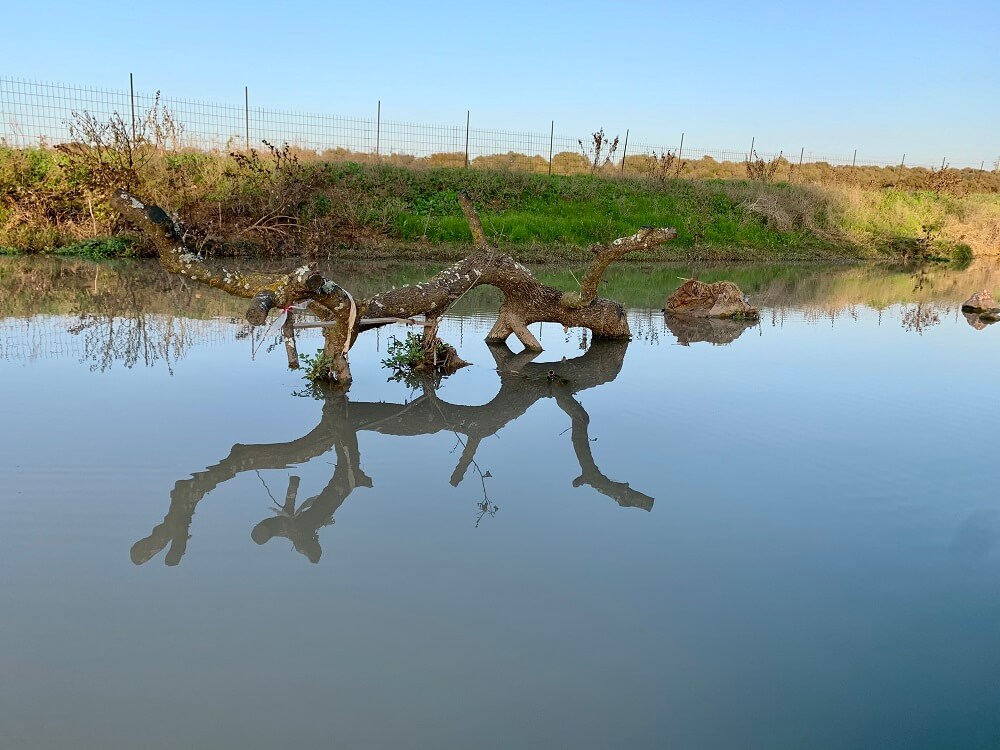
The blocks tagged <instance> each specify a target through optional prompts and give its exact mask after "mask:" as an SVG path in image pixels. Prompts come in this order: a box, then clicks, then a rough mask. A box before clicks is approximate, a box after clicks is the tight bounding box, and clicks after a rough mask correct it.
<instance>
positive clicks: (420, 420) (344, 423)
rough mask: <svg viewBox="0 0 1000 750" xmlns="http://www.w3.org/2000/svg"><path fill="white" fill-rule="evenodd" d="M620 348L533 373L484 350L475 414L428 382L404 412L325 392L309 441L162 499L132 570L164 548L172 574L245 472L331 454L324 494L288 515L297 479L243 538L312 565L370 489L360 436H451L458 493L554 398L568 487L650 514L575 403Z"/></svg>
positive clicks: (234, 460) (614, 369)
mask: <svg viewBox="0 0 1000 750" xmlns="http://www.w3.org/2000/svg"><path fill="white" fill-rule="evenodd" d="M627 348H628V344H627V343H625V342H620V341H613V342H612V341H597V342H594V343H593V344H592V345H591V346H590V348H589V349H588V350H587V351H586V353H584V354H583V355H581V356H579V357H575V358H574V359H569V360H563V361H562V362H554V363H553V362H548V363H542V364H538V363H534V362H532V360H533V359H534V358H535V357H537V356H538V353H537V352H527V351H525V352H521V353H519V354H514V353H513V352H512V351H511V350H510V349H509V348H508V347H507V346H506V345H499V346H492V347H490V351H491V353H492V355H493V357H494V359H495V360H496V366H497V372H498V374H499V376H500V391H499V392H498V393H497V395H496V396H495V397H494V398H493V400H492V401H490V402H489V403H487V404H483V405H482V406H463V405H459V404H450V403H448V402H446V401H442V400H441V399H439V398H438V396H437V392H436V389H435V387H434V384H433V383H432V382H430V381H428V382H426V383H425V384H424V386H423V388H424V392H423V394H422V395H421V396H420V397H419V398H416V399H414V400H413V401H410V402H409V403H405V404H392V403H384V402H352V401H351V400H350V399H348V397H347V395H346V394H345V393H343V392H342V391H339V390H336V389H330V390H327V391H324V392H323V393H322V398H323V414H322V417H321V419H320V422H319V424H318V425H317V426H316V427H315V428H314V429H313V430H312V431H311V432H309V433H308V434H307V435H304V436H302V437H301V438H299V439H297V440H293V441H291V442H287V443H273V444H266V445H240V444H237V445H234V446H233V449H232V451H231V452H230V454H229V456H227V457H226V458H224V459H223V460H222V461H220V462H219V463H217V464H215V465H214V466H209V467H208V468H207V469H205V471H201V472H198V473H196V474H194V475H193V476H192V477H191V478H190V479H182V480H180V481H178V482H177V483H176V484H175V485H174V489H173V491H172V492H171V493H170V508H169V510H168V511H167V515H166V516H165V517H164V519H163V522H162V523H161V524H159V525H157V526H156V527H155V528H154V529H153V531H152V532H151V533H150V535H149V536H148V537H146V538H145V539H141V540H140V541H138V542H136V543H135V544H134V545H133V546H132V561H133V562H134V563H136V564H137V565H139V564H142V563H144V562H146V561H148V560H149V559H150V558H152V557H153V556H155V555H156V554H157V553H159V552H160V551H161V550H162V549H163V548H164V547H166V546H167V545H170V549H169V550H168V551H167V554H166V559H165V562H166V564H167V565H176V564H177V563H179V562H180V560H181V557H183V556H184V552H185V549H186V548H187V542H188V538H189V529H190V526H191V521H192V519H193V517H194V511H195V507H196V506H197V505H198V503H199V502H200V501H201V500H202V498H204V497H205V495H207V494H208V493H209V492H211V491H212V490H213V489H215V488H216V487H217V486H218V485H220V484H222V483H223V482H226V481H228V480H230V479H232V478H233V477H235V476H236V475H238V474H242V473H244V472H247V471H261V470H266V469H283V468H287V467H289V466H291V465H295V464H301V463H305V462H307V461H309V460H311V459H314V458H316V457H318V456H323V455H325V454H327V453H328V452H329V451H330V450H331V449H332V450H333V451H334V452H335V454H336V468H335V470H334V472H333V476H332V478H331V479H330V482H329V483H328V484H327V486H326V487H325V488H324V489H323V490H322V491H321V492H320V493H319V494H318V495H316V496H315V497H311V498H309V499H308V500H306V501H305V502H303V503H301V504H300V505H298V506H297V507H296V502H297V492H298V484H299V482H298V478H297V477H294V476H293V477H290V479H289V484H288V488H287V491H286V493H285V502H284V503H283V504H279V503H278V502H277V501H275V505H276V506H277V513H276V515H274V516H273V517H270V518H267V519H265V520H263V521H261V522H260V523H258V524H257V525H256V526H255V527H254V529H253V531H252V532H251V538H252V539H253V540H254V541H255V542H257V543H258V544H263V543H265V542H267V541H269V540H270V539H273V538H275V537H282V538H285V539H288V540H289V541H291V542H292V545H293V546H294V547H295V549H296V550H298V551H299V552H300V553H302V554H303V555H305V556H306V557H307V558H308V559H309V560H310V561H311V562H317V561H318V560H319V559H320V556H321V554H322V548H321V547H320V542H319V529H321V528H322V527H324V526H328V525H329V524H331V523H333V514H334V513H335V512H336V511H337V509H338V508H339V507H340V506H341V505H342V504H343V502H344V501H345V500H346V499H347V497H348V496H349V495H350V494H351V493H352V492H353V491H354V490H355V488H357V487H371V486H372V479H371V478H370V477H369V476H367V475H366V474H365V473H364V472H363V471H362V470H361V459H360V454H359V451H358V432H359V431H362V430H367V431H371V432H377V433H380V434H383V435H400V436H407V435H431V434H435V433H438V432H454V433H455V434H456V436H458V439H459V444H460V445H461V446H462V453H461V456H460V458H459V459H458V464H457V465H456V466H455V470H454V471H453V472H452V475H451V480H450V481H451V484H452V486H455V487H457V486H458V485H459V484H460V483H461V482H462V480H463V479H464V478H465V476H466V474H467V472H468V470H469V467H470V466H475V456H476V452H477V450H478V448H479V445H480V443H481V442H482V441H483V440H484V439H485V438H488V437H490V436H492V435H495V434H496V433H497V432H499V431H500V430H501V429H502V428H503V427H505V426H506V425H508V424H510V423H511V422H513V421H514V420H516V419H518V418H519V417H521V416H522V415H523V414H524V413H525V412H527V411H528V409H530V408H531V407H532V406H533V405H534V404H535V403H536V402H537V401H539V400H541V399H543V398H553V399H555V402H556V403H557V404H558V405H559V407H560V408H561V409H562V410H563V411H564V412H565V413H566V414H567V416H569V418H570V423H571V428H570V432H571V438H570V439H571V442H572V445H573V450H574V452H575V453H576V458H577V461H578V462H579V464H580V476H578V477H577V478H576V479H574V480H573V486H574V487H580V486H583V485H588V486H590V487H592V488H593V489H595V490H597V491H598V492H600V493H601V494H603V495H607V496H608V497H610V498H611V499H613V500H614V501H615V502H616V503H618V504H619V505H621V506H622V507H633V508H642V509H643V510H647V511H648V510H651V509H652V507H653V498H651V497H649V496H648V495H645V494H643V493H642V492H639V491H638V490H634V489H632V488H631V487H629V485H628V483H627V482H616V481H614V480H612V479H609V478H608V477H607V476H605V474H604V473H603V472H602V471H601V470H600V469H599V468H598V466H597V463H596V462H595V460H594V456H593V453H592V451H591V439H590V432H589V424H590V417H589V415H588V414H587V412H586V410H585V409H584V408H583V405H582V404H580V402H579V401H577V400H576V398H574V396H575V394H576V393H578V392H579V391H583V390H586V389H588V388H594V387H597V386H599V385H603V384H605V383H609V382H611V381H612V380H614V379H615V378H616V377H617V376H618V373H619V372H620V371H621V368H622V363H623V361H624V358H625V351H626V349H627ZM476 471H477V472H478V473H479V477H480V479H481V480H482V482H483V489H484V495H483V500H482V501H481V502H479V503H478V506H479V510H480V511H481V512H480V514H479V519H477V522H478V520H480V519H482V517H483V516H484V515H486V514H492V513H495V512H496V510H497V507H496V505H495V504H494V503H492V502H491V501H490V500H489V498H488V497H487V496H486V492H485V480H486V478H487V477H488V472H487V473H483V472H482V471H480V470H479V468H478V466H476Z"/></svg>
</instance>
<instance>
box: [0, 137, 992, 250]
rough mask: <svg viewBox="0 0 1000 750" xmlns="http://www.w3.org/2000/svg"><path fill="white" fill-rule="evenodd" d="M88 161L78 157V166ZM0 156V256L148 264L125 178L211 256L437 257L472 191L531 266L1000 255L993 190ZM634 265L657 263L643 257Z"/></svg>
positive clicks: (151, 156)
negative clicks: (115, 206) (648, 241)
mask: <svg viewBox="0 0 1000 750" xmlns="http://www.w3.org/2000/svg"><path fill="white" fill-rule="evenodd" d="M81 154H83V155H82V156H81ZM138 156H140V157H143V158H137V157H136V155H134V154H133V156H132V158H131V161H128V162H124V166H123V162H122V161H121V159H119V160H118V161H114V160H108V159H107V158H105V160H104V161H101V160H97V159H95V158H94V155H93V153H92V152H91V151H87V152H81V151H77V152H76V153H73V152H69V153H67V152H64V151H58V150H55V149H25V150H15V149H9V148H0V197H2V201H3V203H2V206H0V254H4V253H6V254H13V253H18V252H49V253H59V254H74V255H84V256H88V257H93V258H99V257H110V256H121V255H129V254H137V255H141V254H143V253H145V252H147V250H148V248H146V247H145V246H144V244H143V242H142V239H141V238H138V237H135V236H134V235H132V234H131V233H130V230H129V228H128V227H125V226H123V225H121V223H120V222H119V221H118V220H117V218H116V217H115V216H114V215H112V213H111V212H110V210H109V209H108V207H107V206H106V205H105V203H104V202H103V200H102V196H103V195H104V194H105V193H106V189H107V185H108V184H116V183H117V184H130V185H131V186H132V187H133V189H134V190H135V191H136V192H138V193H140V194H142V195H144V196H148V197H149V198H150V199H152V200H154V201H157V202H159V203H160V204H161V205H163V206H165V207H167V208H168V209H170V210H172V211H176V212H177V213H178V214H179V215H180V216H181V218H182V219H183V220H184V221H185V223H186V224H187V225H189V226H190V227H191V229H192V232H191V236H190V237H189V242H190V244H192V245H195V246H197V247H199V248H201V249H203V250H206V251H208V252H212V253H216V254H226V255H240V254H266V255H271V256H283V255H288V254H296V253H305V254H309V255H317V256H327V255H333V256H336V257H341V258H356V259H374V258H397V259H398V258H402V259H439V260H448V259H452V258H457V257H460V256H462V255H464V254H465V253H466V252H467V251H468V248H469V242H470V240H471V237H470V234H469V230H468V227H467V226H466V224H465V221H464V218H463V216H462V214H461V211H460V209H459V207H458V204H457V202H456V200H455V194H456V193H457V192H458V191H460V190H467V191H469V192H470V193H471V194H472V196H473V198H474V200H475V201H476V203H477V205H479V206H480V207H481V211H482V216H483V221H484V225H485V227H486V230H487V232H488V233H490V234H492V235H493V236H494V237H495V239H496V240H497V242H498V243H499V244H500V245H501V246H503V247H505V248H508V249H510V250H511V251H512V252H514V253H515V254H516V255H518V256H519V257H521V258H523V259H525V260H530V261H554V260H579V259H581V258H584V257H586V255H587V251H586V247H587V246H588V245H590V244H592V243H594V242H606V241H608V240H611V239H614V238H615V237H619V236H623V235H627V234H631V233H632V232H634V231H635V230H636V229H637V228H639V227H641V226H647V225H648V226H674V227H676V228H677V230H678V237H677V240H676V241H675V242H673V243H671V245H670V246H669V247H668V248H667V249H666V250H664V251H661V253H660V254H659V255H658V257H661V258H673V259H717V260H735V259H740V260H807V259H864V258H896V257H901V256H904V255H913V254H920V253H930V254H934V255H939V256H943V257H952V256H955V255H956V254H957V255H965V254H967V253H968V252H969V251H970V250H971V251H972V252H974V253H975V254H979V255H983V254H995V253H997V252H1000V195H997V194H995V193H993V194H989V193H971V194H965V195H952V194H949V193H946V192H943V191H941V192H939V191H933V190H923V191H914V190H908V189H902V188H898V187H890V188H865V187H858V186H850V185H821V184H798V183H796V184H791V183H768V182H760V181H751V180H735V179H731V180H715V179H685V178H673V179H655V178H651V177H642V176H631V177H629V176H626V177H621V176H618V177H612V176H600V175H589V174H581V175H566V176H549V175H544V174H528V173H519V172H509V171H490V170H484V169H462V168H451V167H448V168H417V169H414V168H408V167H402V166H396V165H391V164H377V163H365V164H362V163H354V162H321V161H310V162H306V161H304V160H301V159H300V158H299V157H298V156H297V155H296V154H295V153H294V152H292V151H290V150H288V149H284V150H282V149H275V150H273V151H272V152H270V153H264V154H252V155H251V156H249V157H247V156H235V157H234V156H221V155H212V154H205V153H169V152H160V151H155V150H154V151H151V152H149V153H145V154H141V153H140V154H139V155H138ZM634 260H640V261H641V260H648V258H643V257H641V256H640V257H637V258H634Z"/></svg>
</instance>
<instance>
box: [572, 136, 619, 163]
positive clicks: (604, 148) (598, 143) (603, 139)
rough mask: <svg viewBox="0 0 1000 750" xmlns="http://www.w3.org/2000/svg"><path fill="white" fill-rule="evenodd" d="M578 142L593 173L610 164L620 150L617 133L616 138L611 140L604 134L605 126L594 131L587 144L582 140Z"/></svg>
mask: <svg viewBox="0 0 1000 750" xmlns="http://www.w3.org/2000/svg"><path fill="white" fill-rule="evenodd" d="M577 143H579V144H580V153H581V154H583V157H584V158H585V159H586V160H587V162H588V163H589V166H590V173H591V174H594V173H595V172H596V171H597V170H598V169H603V168H604V167H606V166H608V165H610V164H611V163H612V162H613V161H614V158H615V154H616V153H617V152H618V136H617V135H616V136H615V138H614V140H609V139H608V137H607V136H606V135H604V128H601V129H600V130H598V131H597V132H596V133H593V134H592V135H591V136H590V143H588V144H587V145H586V146H585V145H584V144H583V141H582V140H579V141H577Z"/></svg>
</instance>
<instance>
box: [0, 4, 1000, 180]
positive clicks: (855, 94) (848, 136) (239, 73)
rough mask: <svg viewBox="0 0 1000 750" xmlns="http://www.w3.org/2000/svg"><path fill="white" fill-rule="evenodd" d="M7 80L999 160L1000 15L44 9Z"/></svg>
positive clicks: (17, 29)
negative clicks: (246, 91)
mask: <svg viewBox="0 0 1000 750" xmlns="http://www.w3.org/2000/svg"><path fill="white" fill-rule="evenodd" d="M5 6H6V7H5V9H4V14H3V15H4V31H3V44H2V47H0V76H5V77H16V78H27V79H33V80H46V81H58V82H66V83H73V84H81V85H96V86H103V87H109V88H119V89H121V88H127V87H128V74H129V72H132V73H134V74H135V77H136V85H137V88H140V89H141V90H144V91H152V90H156V89H160V90H162V91H163V92H164V93H165V94H167V95H170V96H175V97H184V98H193V99H204V100H210V101H227V102H237V101H241V100H242V94H243V86H244V85H248V86H249V87H250V94H251V98H252V101H253V103H254V104H256V105H259V106H266V107H272V108H276V109H292V110H299V111H315V112H323V113H331V114H344V115H363V116H373V114H374V110H375V106H376V101H377V100H379V99H381V100H382V108H383V116H384V117H386V118H391V119H395V120H411V121H420V122H431V123H449V124H451V123H455V124H457V123H464V120H465V111H466V110H467V109H469V110H471V111H472V120H473V123H474V124H475V125H478V126H480V127H490V128H503V129H517V130H530V131H536V132H547V131H548V127H549V121H550V120H555V122H556V131H557V133H563V134H566V135H573V136H575V135H577V134H581V133H587V132H589V131H591V130H594V129H596V128H598V127H602V126H603V127H604V128H605V129H606V130H607V131H608V132H609V133H622V134H624V131H625V129H626V128H629V129H630V130H631V136H630V137H631V138H632V139H633V141H642V142H648V143H667V144H672V143H676V142H677V140H678V138H679V136H680V133H681V132H684V133H686V136H685V142H686V143H688V144H691V145H693V146H700V147H710V148H739V149H745V148H746V146H747V145H748V142H749V141H750V138H751V137H755V138H756V142H757V144H758V148H760V149H761V150H766V151H772V150H773V151H777V150H779V149H784V150H785V151H786V152H788V151H793V152H797V151H798V149H799V147H801V146H804V147H805V148H806V150H807V152H809V151H812V152H814V153H817V154H829V155H837V154H846V155H848V156H849V155H850V154H851V153H852V151H853V150H854V149H855V148H857V149H858V159H859V160H864V159H880V158H886V159H896V158H899V157H900V156H902V154H903V153H906V154H907V162H908V163H912V162H915V161H928V162H931V161H934V162H940V160H941V158H942V157H947V158H948V159H949V161H950V162H951V163H954V164H962V163H964V164H974V165H976V166H978V164H979V162H980V161H981V160H984V159H985V160H986V161H987V164H989V163H990V162H992V161H993V160H995V159H997V158H998V156H1000V3H998V2H996V1H995V0H994V1H993V2H987V1H986V0H975V1H969V2H961V1H960V2H953V3H949V4H934V3H929V2H920V1H919V0H917V1H916V2H909V3H901V2H882V3H877V2H853V1H851V0H848V1H846V2H836V3H810V4H805V3H797V4H793V3H778V2H774V1H773V0H760V1H759V2H746V1H744V2H730V1H729V0H717V2H714V3H711V4H704V3H694V2H690V1H689V2H685V3H672V2H644V3H626V4H621V5H614V4H611V3H592V2H589V1H586V2H577V3H560V2H549V3H545V2H536V3H523V2H519V1H508V2H503V3H484V2H476V1H475V0H472V1H471V2H463V3H458V2H442V3H425V4H419V3H394V2H385V1H383V2H378V3H365V2H361V3H358V2H352V3H337V2H332V3H322V4H321V3H303V2H299V3H296V2H288V3H281V4H279V3H261V2H256V0H247V2H243V3H242V4H240V6H239V7H221V4H217V3H209V2H201V3H193V2H188V0H174V1H173V2H170V3H121V4H119V3H115V4H110V3H79V2H42V3H38V2H36V3H26V2H20V0H15V1H14V2H13V3H10V2H8V3H6V4H5Z"/></svg>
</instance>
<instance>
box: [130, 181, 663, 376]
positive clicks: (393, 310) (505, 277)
mask: <svg viewBox="0 0 1000 750" xmlns="http://www.w3.org/2000/svg"><path fill="white" fill-rule="evenodd" d="M459 202H460V204H461V206H462V210H463V212H464V213H465V216H466V219H467V221H468V224H469V229H470V231H471V232H472V237H473V243H474V245H475V250H474V252H473V253H471V254H470V255H469V256H468V257H466V258H464V259H462V260H461V261H459V262H458V263H455V264H454V265H452V266H451V267H449V268H447V269H445V270H444V271H442V272H441V273H439V274H437V275H436V276H434V277H433V278H431V279H428V280H427V281H425V282H421V283H418V284H411V285H408V286H404V287H400V288H398V289H393V290H390V291H386V292H383V293H381V294H378V295H376V296H374V297H373V298H371V299H369V300H363V301H355V300H354V298H353V297H352V296H351V295H350V293H349V292H348V291H347V290H345V289H343V288H342V287H340V286H339V285H338V284H336V283H335V282H333V281H332V280H329V279H326V278H324V277H323V275H322V274H320V273H319V272H318V271H317V269H316V267H315V266H314V265H305V266H301V267H300V268H297V269H295V270H293V271H291V272H290V273H288V274H280V275H268V274H255V273H250V274H247V273H241V272H238V271H227V270H225V269H221V270H218V271H216V270H213V269H211V268H209V267H208V266H206V265H205V264H204V263H203V262H202V259H201V257H200V256H199V255H198V254H197V253H195V252H192V251H191V250H190V249H189V248H187V247H185V246H184V244H183V242H182V241H181V237H182V232H181V228H180V226H179V225H178V224H177V222H176V221H175V220H174V219H172V218H171V217H170V216H168V215H167V214H166V213H165V212H164V211H163V210H162V209H160V208H159V207H157V206H152V205H147V204H145V203H144V202H143V201H141V200H140V199H138V198H137V197H136V196H134V195H132V194H130V193H128V192H127V191H125V190H117V191H115V192H114V193H113V194H112V196H111V203H112V205H113V206H114V208H115V209H117V211H118V212H119V213H120V214H121V215H122V216H123V217H125V218H126V219H128V220H129V221H131V222H132V223H134V224H136V225H137V226H139V227H140V228H141V229H143V231H145V232H146V234H147V235H149V237H150V238H151V239H152V241H153V242H154V244H155V246H156V248H157V250H158V252H159V256H160V262H161V264H162V265H163V267H164V268H165V269H166V270H168V271H170V272H172V273H178V274H180V275H182V276H185V277H187V278H189V279H191V280H193V281H197V282H200V283H203V284H207V285H208V286H212V287H215V288H216V289H221V290H222V291H225V292H228V293H229V294H233V295H235V296H238V297H245V298H247V299H250V300H251V304H250V306H249V308H248V309H247V320H248V321H249V322H250V323H251V324H253V325H260V324H261V323H263V322H264V321H265V320H266V318H267V315H268V313H269V312H270V311H271V310H273V309H275V308H286V309H287V308H288V307H290V306H291V305H293V304H296V303H303V302H304V303H306V306H307V307H308V308H309V310H310V311H312V312H313V313H314V314H315V315H316V316H317V317H319V318H320V319H321V320H322V321H324V326H323V333H324V337H325V345H324V354H325V355H326V357H327V358H328V359H329V361H330V362H331V366H330V370H331V375H332V377H333V379H335V380H336V381H338V382H340V383H341V384H346V383H349V382H350V377H351V376H350V366H349V364H348V361H347V355H348V351H349V350H350V347H351V344H353V342H354V340H355V338H356V337H357V335H358V334H359V333H360V332H362V331H365V330H369V329H371V328H377V327H379V326H382V325H387V324H389V323H391V322H395V321H397V320H411V319H412V318H414V317H415V316H423V317H424V318H425V319H426V320H427V321H430V322H431V325H433V321H436V320H437V319H438V318H440V317H441V316H442V315H443V314H444V313H445V312H447V310H448V308H449V307H451V305H453V304H454V303H455V302H456V301H457V300H458V299H460V298H461V297H462V296H463V295H465V294H467V293H468V292H469V291H470V290H472V289H474V288H475V287H477V286H481V285H483V284H488V285H491V286H494V287H496V288H498V289H499V290H500V291H501V292H502V293H503V295H504V302H503V304H502V305H501V307H500V310H499V311H498V314H497V321H496V323H495V324H494V326H493V328H492V329H491V330H490V332H489V334H488V335H487V337H486V340H487V341H488V342H490V343H502V342H504V341H506V340H507V339H508V338H509V337H510V336H511V334H513V335H515V336H516V337H517V338H518V340H520V342H521V343H522V344H523V345H524V346H525V348H527V349H530V350H533V351H541V350H542V346H541V344H540V343H539V342H538V340H537V339H536V338H535V337H534V336H533V335H532V334H531V332H530V331H529V330H528V326H529V325H531V324H532V323H538V322H547V323H559V324H562V325H563V326H566V327H569V328H572V327H582V328H587V329H589V330H590V331H591V333H592V334H593V337H594V338H595V339H615V338H619V339H627V338H629V337H630V336H631V331H630V330H629V326H628V321H627V320H626V317H625V309H624V308H623V307H622V306H621V305H620V304H618V303H617V302H614V301H612V300H607V299H603V298H601V297H598V296H597V289H598V286H599V284H600V282H601V279H602V277H603V275H604V272H605V270H606V269H607V268H608V266H609V265H610V264H611V263H613V262H614V261H616V260H618V259H619V258H621V257H622V256H624V255H626V254H627V253H630V252H634V251H637V250H651V249H652V248H655V247H657V246H659V245H661V244H663V243H665V242H668V241H670V240H672V239H674V238H675V237H676V236H677V232H676V231H675V230H674V229H671V228H659V229H657V228H652V227H643V228H642V229H640V230H639V231H638V232H636V233H635V234H634V235H631V236H629V237H622V238H620V239H617V240H615V241H614V242H612V243H610V244H608V245H594V246H593V247H592V248H591V252H592V253H593V256H594V257H593V260H592V261H591V263H590V265H589V267H588V268H587V270H586V271H585V273H584V274H583V277H582V281H581V288H580V290H579V291H578V292H563V291H560V290H558V289H554V288H553V287H550V286H546V285H544V284H541V283H540V282H539V281H538V280H537V279H536V278H535V277H534V275H533V274H532V273H531V271H529V270H528V269H527V268H526V267H525V266H523V265H522V264H521V263H518V262H517V261H516V260H515V259H514V258H512V257H511V256H510V255H508V254H507V253H504V252H501V251H500V250H498V249H497V248H496V247H494V246H492V245H491V244H490V243H489V241H488V240H487V238H486V234H485V232H484V231H483V226H482V222H481V221H480V219H479V215H478V213H477V212H476V209H475V207H474V206H473V203H472V200H471V198H469V196H468V195H466V194H464V193H463V194H460V195H459Z"/></svg>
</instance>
